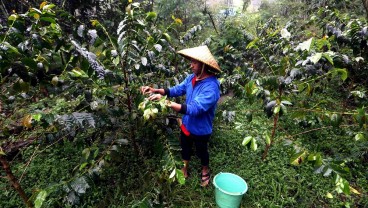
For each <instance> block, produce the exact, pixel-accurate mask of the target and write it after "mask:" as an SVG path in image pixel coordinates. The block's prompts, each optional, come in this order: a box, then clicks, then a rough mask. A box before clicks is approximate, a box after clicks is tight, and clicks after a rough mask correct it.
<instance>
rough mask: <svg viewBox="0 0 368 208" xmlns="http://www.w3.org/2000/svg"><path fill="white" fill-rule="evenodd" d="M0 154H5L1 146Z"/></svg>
mask: <svg viewBox="0 0 368 208" xmlns="http://www.w3.org/2000/svg"><path fill="white" fill-rule="evenodd" d="M0 155H3V156H5V155H6V154H5V152H4V151H3V149H2V148H1V147H0Z"/></svg>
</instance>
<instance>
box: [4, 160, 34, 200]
mask: <svg viewBox="0 0 368 208" xmlns="http://www.w3.org/2000/svg"><path fill="white" fill-rule="evenodd" d="M0 162H1V164H2V166H3V169H4V171H5V173H6V177H7V178H8V180H9V182H10V184H11V185H12V186H13V188H14V189H15V190H16V191H17V192H18V194H19V196H20V197H21V198H22V200H23V202H24V203H25V204H26V206H27V207H32V204H31V202H30V201H29V200H28V197H27V195H26V193H25V192H24V190H23V189H22V187H21V185H20V184H19V182H18V180H17V178H15V176H14V175H13V173H12V171H11V169H10V166H9V163H8V161H7V159H6V158H5V157H4V156H2V155H0Z"/></svg>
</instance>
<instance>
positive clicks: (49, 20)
mask: <svg viewBox="0 0 368 208" xmlns="http://www.w3.org/2000/svg"><path fill="white" fill-rule="evenodd" d="M40 20H42V21H45V22H50V23H54V24H56V21H55V19H54V18H51V17H41V18H40Z"/></svg>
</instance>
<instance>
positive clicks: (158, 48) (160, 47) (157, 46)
mask: <svg viewBox="0 0 368 208" xmlns="http://www.w3.org/2000/svg"><path fill="white" fill-rule="evenodd" d="M154 47H155V49H156V51H158V52H161V50H162V46H161V45H160V44H155V45H154Z"/></svg>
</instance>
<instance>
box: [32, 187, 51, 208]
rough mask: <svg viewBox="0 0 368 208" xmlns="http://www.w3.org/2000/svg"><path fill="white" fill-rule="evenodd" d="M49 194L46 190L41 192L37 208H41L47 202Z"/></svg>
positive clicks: (36, 204) (37, 198) (37, 199)
mask: <svg viewBox="0 0 368 208" xmlns="http://www.w3.org/2000/svg"><path fill="white" fill-rule="evenodd" d="M47 195H48V193H47V191H46V190H41V191H40V192H39V193H38V194H37V197H36V200H35V208H40V207H41V206H42V204H43V202H44V201H45V200H46V197H47Z"/></svg>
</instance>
